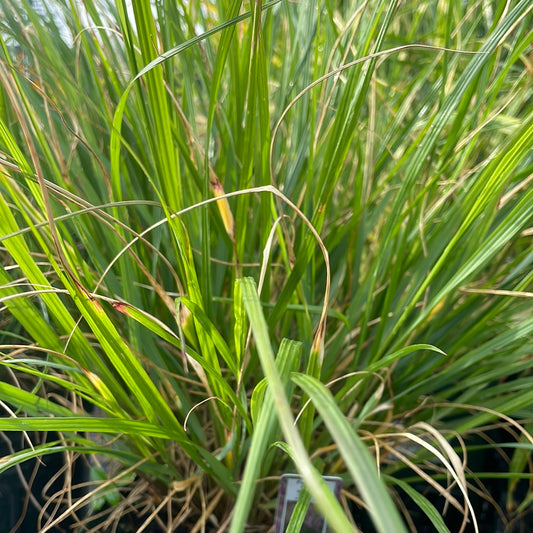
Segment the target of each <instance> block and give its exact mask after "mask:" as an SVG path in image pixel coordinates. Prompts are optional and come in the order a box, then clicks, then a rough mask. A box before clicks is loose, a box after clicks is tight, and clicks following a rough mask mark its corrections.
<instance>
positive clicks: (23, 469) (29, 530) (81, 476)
mask: <svg viewBox="0 0 533 533" xmlns="http://www.w3.org/2000/svg"><path fill="white" fill-rule="evenodd" d="M28 435H29V437H30V439H31V441H32V443H34V444H37V443H39V444H42V443H43V442H51V441H54V440H57V439H58V436H57V434H54V433H36V432H33V433H32V432H30V433H28ZM27 448H28V441H27V440H26V439H25V438H24V435H23V434H22V433H21V432H18V431H17V432H6V433H1V434H0V457H5V456H6V455H9V454H11V453H12V452H13V451H15V452H16V451H19V450H22V449H27ZM66 474H67V472H66V471H65V463H64V455H63V454H62V453H55V454H50V455H46V456H44V457H41V458H39V459H31V460H28V461H25V462H24V463H21V464H20V465H19V467H18V468H17V467H12V468H10V469H9V470H7V471H6V472H4V473H2V474H0V532H1V533H36V532H38V531H39V529H40V528H39V513H40V511H41V508H42V507H43V506H44V505H45V504H46V502H47V500H48V499H49V498H50V497H51V496H52V495H54V494H55V493H56V492H58V491H60V490H61V489H62V488H63V486H64V480H65V475H66ZM69 475H71V476H72V478H71V479H72V482H71V483H72V486H73V487H76V486H77V485H79V484H80V483H84V482H86V481H87V480H88V479H89V468H88V466H87V464H86V462H85V461H84V460H77V461H75V463H74V467H73V472H69ZM54 477H55V478H56V479H55V480H54V481H53V482H52V483H51V484H49V482H50V480H51V479H53V478H54ZM47 485H48V486H47ZM45 489H46V493H44V491H45ZM82 495H83V493H82V489H76V488H74V490H73V497H74V498H76V497H80V496H82ZM65 508H66V507H65V506H61V507H60V509H58V510H56V509H55V506H54V504H52V505H51V506H50V507H49V508H48V510H49V511H50V512H52V511H53V512H54V516H59V514H61V513H62V512H63V511H64V510H65ZM77 514H78V516H80V515H81V516H83V510H81V511H80V512H78V511H77ZM45 522H46V519H44V520H43V522H42V523H45ZM72 525H73V519H72V518H68V517H67V518H66V519H65V520H63V521H62V522H61V523H60V524H58V525H57V526H54V529H53V531H54V532H57V533H62V532H63V531H64V532H67V531H70V532H71V531H72V528H71V526H72Z"/></svg>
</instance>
